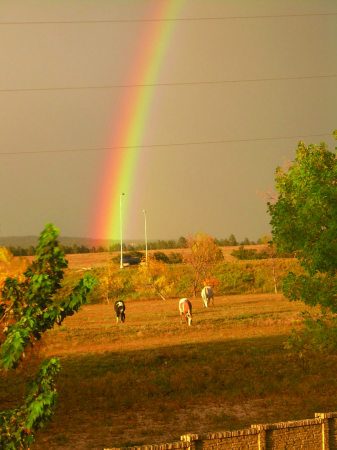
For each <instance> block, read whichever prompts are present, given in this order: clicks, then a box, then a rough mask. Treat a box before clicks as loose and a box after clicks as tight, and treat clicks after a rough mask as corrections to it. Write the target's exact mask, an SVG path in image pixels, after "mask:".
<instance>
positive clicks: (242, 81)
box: [0, 75, 337, 92]
mask: <svg viewBox="0 0 337 450" xmlns="http://www.w3.org/2000/svg"><path fill="white" fill-rule="evenodd" d="M336 77H337V75H313V76H300V77H284V78H255V79H254V78H252V79H246V80H220V81H190V82H188V81H187V82H181V83H149V84H112V85H106V86H69V87H50V88H17V89H0V92H31V91H33V92H34V91H75V90H77V91H79V90H90V89H118V88H139V87H165V86H194V85H211V84H227V83H253V82H264V81H288V80H312V79H320V78H336Z"/></svg>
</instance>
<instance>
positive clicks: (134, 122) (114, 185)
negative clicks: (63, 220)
mask: <svg viewBox="0 0 337 450" xmlns="http://www.w3.org/2000/svg"><path fill="white" fill-rule="evenodd" d="M182 4H183V0H167V1H166V2H158V7H157V8H156V10H152V11H151V13H152V16H153V17H154V18H167V17H168V18H170V17H177V16H178V14H179V12H180V10H181V7H182ZM145 26H146V30H145V33H144V35H143V36H142V41H141V42H140V46H139V48H141V51H140V52H138V54H137V56H136V58H135V60H134V62H133V74H134V75H133V77H132V79H130V80H129V82H128V83H127V84H130V85H131V84H132V85H135V84H138V85H139V84H155V83H156V82H158V77H159V75H160V72H161V70H162V67H163V65H164V61H165V56H166V55H167V51H168V48H169V44H170V41H171V39H172V34H173V31H174V28H175V26H176V25H175V22H151V23H147V24H146V25H145ZM125 92H126V94H125V97H124V98H123V104H122V106H121V108H120V111H119V114H118V117H120V119H119V120H118V122H117V123H115V124H114V126H113V132H112V138H111V140H110V143H109V144H110V146H114V147H129V146H137V145H142V144H143V139H144V136H145V133H146V130H147V125H148V118H149V115H150V111H151V106H152V104H153V99H154V95H155V89H154V88H151V87H137V88H129V89H126V90H125ZM140 157H141V151H140V150H139V149H137V148H133V149H125V148H124V149H119V150H113V151H112V152H111V153H110V154H109V155H108V160H107V161H106V162H105V169H104V177H103V181H102V186H101V189H100V192H99V202H98V211H97V213H96V215H95V219H94V220H95V222H94V226H93V228H94V230H93V233H91V234H92V235H95V236H96V237H99V238H105V239H119V236H120V194H121V193H122V192H125V197H123V211H126V214H125V218H126V219H127V218H128V217H129V216H130V214H129V213H128V211H129V210H130V205H131V204H132V202H133V199H134V196H135V195H134V194H135V192H134V191H135V184H136V182H137V181H138V180H139V173H140V172H141V168H142V164H143V162H142V161H141V160H140V159H141V158H140ZM137 172H138V177H137ZM138 184H141V183H139V182H138ZM138 207H139V211H140V214H141V212H142V210H143V205H138ZM123 216H124V214H123ZM123 221H124V218H123ZM126 221H127V220H126ZM123 235H125V234H124V231H123Z"/></svg>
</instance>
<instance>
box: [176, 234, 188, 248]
mask: <svg viewBox="0 0 337 450" xmlns="http://www.w3.org/2000/svg"><path fill="white" fill-rule="evenodd" d="M186 245H187V243H186V238H184V236H180V238H179V239H178V242H177V248H186Z"/></svg>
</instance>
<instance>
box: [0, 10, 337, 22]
mask: <svg viewBox="0 0 337 450" xmlns="http://www.w3.org/2000/svg"><path fill="white" fill-rule="evenodd" d="M336 15H337V12H330V13H312V14H279V15H264V16H229V17H190V18H188V17H185V18H172V19H115V20H63V21H61V20H46V21H39V22H38V21H27V22H0V25H71V24H100V23H134V22H136V23H137V22H195V21H207V20H209V21H215V20H237V19H280V18H287V17H317V16H336Z"/></svg>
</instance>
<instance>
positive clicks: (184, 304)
mask: <svg viewBox="0 0 337 450" xmlns="http://www.w3.org/2000/svg"><path fill="white" fill-rule="evenodd" d="M179 311H180V322H181V323H183V316H185V320H186V323H187V325H191V323H192V305H191V302H190V301H189V299H188V298H182V299H181V300H180V301H179Z"/></svg>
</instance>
